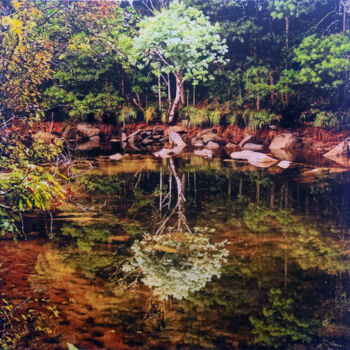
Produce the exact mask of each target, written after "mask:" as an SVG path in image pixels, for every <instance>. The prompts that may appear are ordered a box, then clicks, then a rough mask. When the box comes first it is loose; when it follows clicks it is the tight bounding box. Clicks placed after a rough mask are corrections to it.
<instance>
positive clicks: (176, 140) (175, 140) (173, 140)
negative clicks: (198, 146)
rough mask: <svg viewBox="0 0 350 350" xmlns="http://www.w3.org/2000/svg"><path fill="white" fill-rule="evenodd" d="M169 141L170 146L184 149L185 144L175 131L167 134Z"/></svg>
mask: <svg viewBox="0 0 350 350" xmlns="http://www.w3.org/2000/svg"><path fill="white" fill-rule="evenodd" d="M169 141H170V144H172V145H175V146H178V147H186V143H185V142H184V141H183V139H182V138H181V136H180V135H179V134H178V133H177V132H175V131H171V132H170V133H169Z"/></svg>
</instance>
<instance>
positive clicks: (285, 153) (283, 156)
mask: <svg viewBox="0 0 350 350" xmlns="http://www.w3.org/2000/svg"><path fill="white" fill-rule="evenodd" d="M271 153H272V155H273V156H274V157H276V158H278V159H280V160H288V161H290V162H293V161H294V160H295V158H296V153H295V152H292V151H289V150H287V149H272V150H271Z"/></svg>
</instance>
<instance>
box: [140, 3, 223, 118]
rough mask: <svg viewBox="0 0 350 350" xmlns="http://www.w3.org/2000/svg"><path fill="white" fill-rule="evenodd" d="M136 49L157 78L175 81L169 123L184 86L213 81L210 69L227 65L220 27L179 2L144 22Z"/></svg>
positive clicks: (173, 115) (141, 23) (197, 11)
mask: <svg viewBox="0 0 350 350" xmlns="http://www.w3.org/2000/svg"><path fill="white" fill-rule="evenodd" d="M134 46H135V50H136V52H138V53H139V54H140V55H141V57H142V58H143V60H144V62H145V63H150V64H151V67H152V69H153V73H154V74H155V75H159V74H162V73H165V74H173V75H174V77H175V80H176V94H175V98H174V101H173V102H172V105H171V107H170V109H169V112H168V121H169V122H172V121H173V120H174V117H175V112H176V110H177V107H178V105H179V103H180V99H181V89H182V88H183V84H184V82H185V81H186V80H190V81H192V83H193V84H194V85H197V84H198V81H200V80H201V81H206V80H208V79H211V78H212V75H211V74H210V73H209V65H210V64H211V63H221V64H224V63H225V60H224V59H223V55H224V54H225V53H226V51H227V46H226V45H225V40H221V39H220V36H219V27H218V25H212V24H211V23H210V22H209V21H208V19H207V18H206V17H205V16H204V14H203V13H202V12H201V11H200V10H198V9H196V8H192V7H187V6H185V5H184V4H182V3H179V2H177V1H174V2H172V3H171V4H170V6H169V9H163V10H161V11H157V12H156V13H155V15H154V16H153V17H148V18H145V19H143V20H142V21H141V22H140V31H139V35H138V37H137V38H136V39H135V42H134Z"/></svg>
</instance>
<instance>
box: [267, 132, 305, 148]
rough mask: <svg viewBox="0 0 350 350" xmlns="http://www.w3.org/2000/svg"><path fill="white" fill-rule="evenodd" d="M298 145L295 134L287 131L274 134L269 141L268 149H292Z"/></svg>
mask: <svg viewBox="0 0 350 350" xmlns="http://www.w3.org/2000/svg"><path fill="white" fill-rule="evenodd" d="M297 146H299V139H298V138H297V137H296V135H294V134H292V133H290V132H287V133H284V134H280V135H276V136H275V137H274V138H273V139H272V141H271V143H270V147H269V148H270V149H271V150H273V149H292V148H296V147H297Z"/></svg>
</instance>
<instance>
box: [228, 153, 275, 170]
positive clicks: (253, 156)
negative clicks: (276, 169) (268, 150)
mask: <svg viewBox="0 0 350 350" xmlns="http://www.w3.org/2000/svg"><path fill="white" fill-rule="evenodd" d="M230 156H231V158H233V159H244V160H247V161H248V163H249V164H251V165H254V166H256V167H259V168H267V167H269V166H271V165H274V164H276V163H278V160H277V159H274V158H271V157H269V156H267V155H266V154H264V153H259V152H254V151H250V150H245V151H241V152H233V153H231V155H230Z"/></svg>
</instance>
